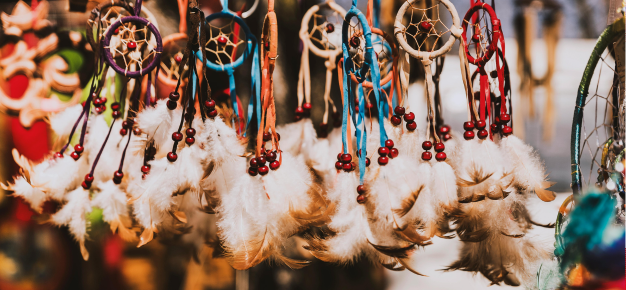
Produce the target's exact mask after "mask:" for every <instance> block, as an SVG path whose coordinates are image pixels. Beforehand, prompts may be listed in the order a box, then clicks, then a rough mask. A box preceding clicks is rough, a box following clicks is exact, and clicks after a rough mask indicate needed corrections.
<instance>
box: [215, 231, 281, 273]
mask: <svg viewBox="0 0 626 290" xmlns="http://www.w3.org/2000/svg"><path fill="white" fill-rule="evenodd" d="M266 236H267V229H265V233H264V234H263V237H262V238H261V239H258V240H249V241H246V243H245V244H244V246H243V247H240V248H239V249H234V250H230V249H226V250H227V254H226V255H227V257H228V259H229V262H230V265H231V266H233V268H235V269H237V270H246V269H249V268H251V267H254V266H256V265H258V264H259V263H261V262H262V261H263V260H265V259H267V258H268V257H269V256H271V254H272V245H271V244H270V243H269V241H268V240H267V239H266Z"/></svg>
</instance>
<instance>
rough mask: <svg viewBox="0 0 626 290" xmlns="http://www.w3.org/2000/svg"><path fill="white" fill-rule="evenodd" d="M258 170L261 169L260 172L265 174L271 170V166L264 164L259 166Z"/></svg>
mask: <svg viewBox="0 0 626 290" xmlns="http://www.w3.org/2000/svg"><path fill="white" fill-rule="evenodd" d="M258 171H259V174H261V175H265V174H267V173H268V172H270V169H269V167H267V165H264V166H261V167H259V169H258Z"/></svg>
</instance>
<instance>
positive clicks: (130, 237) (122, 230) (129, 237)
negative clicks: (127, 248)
mask: <svg viewBox="0 0 626 290" xmlns="http://www.w3.org/2000/svg"><path fill="white" fill-rule="evenodd" d="M110 226H111V231H112V232H115V231H117V234H118V235H119V236H120V237H121V238H122V240H124V241H127V242H135V241H137V233H135V231H133V230H131V229H129V228H127V227H126V226H124V223H122V222H121V221H120V220H116V221H112V222H111V223H110Z"/></svg>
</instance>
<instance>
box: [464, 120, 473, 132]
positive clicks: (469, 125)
mask: <svg viewBox="0 0 626 290" xmlns="http://www.w3.org/2000/svg"><path fill="white" fill-rule="evenodd" d="M463 129H465V131H469V130H472V129H474V122H472V121H468V122H465V123H463Z"/></svg>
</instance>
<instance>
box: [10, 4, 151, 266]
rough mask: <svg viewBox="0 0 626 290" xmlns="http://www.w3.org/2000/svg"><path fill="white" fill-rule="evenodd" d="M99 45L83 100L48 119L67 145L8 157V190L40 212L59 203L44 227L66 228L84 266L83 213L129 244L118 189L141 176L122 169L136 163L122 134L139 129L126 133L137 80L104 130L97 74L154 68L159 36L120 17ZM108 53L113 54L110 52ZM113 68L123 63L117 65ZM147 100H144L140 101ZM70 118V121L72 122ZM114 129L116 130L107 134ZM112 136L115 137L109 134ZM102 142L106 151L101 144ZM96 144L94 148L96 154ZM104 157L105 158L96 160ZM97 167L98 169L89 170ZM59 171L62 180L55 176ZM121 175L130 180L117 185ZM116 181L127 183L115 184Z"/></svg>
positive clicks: (136, 101)
mask: <svg viewBox="0 0 626 290" xmlns="http://www.w3.org/2000/svg"><path fill="white" fill-rule="evenodd" d="M133 11H134V15H139V13H140V12H141V0H139V1H137V3H136V4H135V6H134V8H133ZM113 35H121V36H122V37H121V38H120V42H121V43H122V44H124V46H125V47H124V48H120V46H119V45H116V46H114V47H112V46H111V39H112V38H113V37H112V36H113ZM150 35H152V37H153V38H154V39H155V42H156V46H152V45H151V44H150V43H149V42H148V40H147V38H149V37H150ZM98 43H100V45H99V46H98V47H97V50H98V55H99V56H100V57H99V58H98V59H96V64H95V65H96V71H95V73H94V75H93V80H92V82H91V86H90V89H89V96H88V97H87V100H86V101H85V102H84V103H83V105H82V108H80V107H79V108H80V109H79V108H77V109H78V110H75V109H73V108H72V109H68V110H65V111H64V112H63V113H61V114H58V115H57V116H55V117H54V118H53V119H52V120H51V124H52V125H51V126H52V128H53V130H54V131H55V133H57V135H58V136H59V137H60V138H61V139H64V138H67V140H68V141H67V143H65V145H64V146H63V147H62V148H61V149H60V150H59V151H58V152H56V153H55V154H54V155H53V156H52V157H51V158H50V159H47V160H45V161H43V162H42V163H40V164H36V165H35V164H32V163H31V162H30V161H29V160H27V159H26V158H24V157H22V156H20V155H19V153H17V152H16V151H14V158H15V160H16V162H17V163H18V165H20V167H21V172H22V176H21V177H18V178H16V180H15V182H14V184H12V185H10V188H11V190H14V191H15V193H16V195H18V196H22V197H24V198H25V199H26V200H27V201H29V202H30V203H31V206H32V207H33V208H34V209H35V210H39V209H40V208H41V206H42V204H43V202H44V201H46V200H55V201H59V202H61V203H63V204H64V205H63V206H62V208H61V209H60V210H59V211H58V212H57V213H55V214H54V215H52V216H51V218H50V221H51V222H52V223H54V224H57V225H62V226H68V227H69V229H70V232H71V233H72V235H73V236H74V237H75V239H76V240H77V241H78V242H79V244H80V246H81V253H82V255H83V258H84V259H85V260H86V259H88V257H89V253H88V252H87V250H86V248H85V246H84V243H85V238H86V236H87V221H86V219H85V218H86V214H87V213H89V212H91V208H92V205H93V206H97V207H100V208H102V209H103V210H104V211H103V215H104V220H105V221H106V222H108V223H109V224H110V225H111V229H112V230H113V231H116V230H117V231H118V232H119V234H120V235H121V236H122V237H123V238H125V239H128V240H132V239H134V238H136V236H135V234H134V232H132V231H130V230H129V229H128V228H127V227H126V226H125V224H124V223H123V222H122V221H123V220H124V218H128V216H129V213H128V210H127V208H126V194H125V193H124V190H125V188H126V186H127V185H128V183H129V181H130V180H133V179H136V178H139V179H141V174H139V176H138V177H137V176H136V175H135V174H133V173H134V172H133V171H128V170H127V169H128V168H129V167H130V166H131V165H136V163H138V162H137V160H136V159H137V158H136V156H134V155H132V156H131V155H128V156H127V154H126V153H127V150H128V145H129V144H130V141H131V137H132V135H133V134H128V133H129V132H128V131H129V130H132V131H133V133H134V135H140V134H141V131H140V130H139V129H138V128H135V129H133V125H134V121H135V118H134V117H135V114H136V112H137V111H138V110H139V106H140V94H141V88H140V82H136V83H135V84H136V85H135V88H134V89H133V91H132V93H131V94H130V95H131V96H130V98H129V99H126V93H125V92H123V93H122V94H121V96H120V97H119V98H117V97H116V100H115V102H113V103H111V105H110V107H111V110H112V113H111V116H112V119H111V121H110V125H108V124H107V121H106V119H105V117H104V115H102V113H103V112H104V111H105V108H106V107H105V106H106V103H107V102H106V98H104V97H100V92H101V91H102V89H103V82H104V80H105V75H104V73H105V72H106V71H107V69H108V67H111V68H112V69H113V70H114V71H116V72H118V73H120V74H123V75H125V76H127V77H130V78H139V77H143V76H145V75H147V74H149V73H150V72H151V71H152V70H153V69H154V68H155V67H156V66H157V65H158V62H159V59H160V53H161V52H162V46H161V37H160V35H159V33H158V30H157V29H156V27H155V26H154V25H153V24H152V23H150V22H149V21H148V20H147V19H145V18H142V17H138V16H127V17H123V18H120V19H119V20H118V21H115V22H114V23H112V24H111V25H110V26H109V27H108V29H107V30H106V33H105V35H104V36H103V38H102V40H98ZM120 49H121V51H120ZM111 51H115V52H117V53H115V54H114V53H112V52H111ZM118 63H121V64H123V65H124V67H121V66H120V65H119V64H118ZM135 68H137V70H135ZM123 87H125V86H123ZM148 99H149V96H148V97H147V98H146V100H148ZM92 103H93V104H94V108H93V111H95V112H96V113H97V114H96V115H95V116H91V117H90V113H91V111H92V107H91V104H92ZM122 103H124V104H127V106H128V107H130V109H129V110H127V113H126V118H125V121H123V122H121V124H120V122H116V121H117V119H119V118H121V117H122V113H121V109H122ZM73 120H76V121H75V122H74V123H73ZM81 122H82V126H81V129H80V137H79V138H78V144H75V145H74V146H73V149H74V152H72V153H71V154H70V157H71V158H67V157H65V156H64V153H65V151H66V150H67V148H68V147H69V146H70V143H71V142H73V140H74V139H73V137H74V134H75V133H76V129H77V128H78V125H79V124H80V123H81ZM72 123H73V125H72ZM120 125H121V126H120ZM107 127H108V128H107ZM114 128H115V129H116V130H113V129H114ZM118 130H119V131H118ZM113 131H115V133H114V134H111V133H112V132H113ZM117 132H119V133H117ZM125 135H128V137H127V140H126V142H123V138H124V136H125ZM107 143H108V144H109V146H106V145H107ZM99 145H100V149H99V150H97V149H96V148H97V146H99ZM103 155H104V156H106V157H105V158H101V157H103ZM83 156H84V157H83ZM81 157H82V158H81ZM120 157H121V160H120V161H119V162H117V160H119V159H117V158H120ZM125 159H126V161H127V162H126V163H125V162H124V161H125ZM139 159H141V158H139ZM139 162H141V161H139ZM98 163H100V167H97V166H96V165H97V164H98ZM124 165H126V166H124ZM59 172H62V173H63V174H61V175H60V174H59ZM124 172H127V173H131V174H129V175H130V176H128V177H127V178H126V179H124V177H125V175H124ZM137 172H139V169H137ZM85 173H86V174H85ZM83 176H84V178H83ZM122 181H126V182H124V183H122ZM92 185H93V186H92ZM90 191H91V192H99V193H98V194H97V195H95V196H94V198H93V200H92V199H91V198H90Z"/></svg>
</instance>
